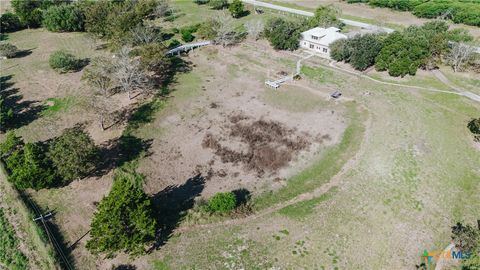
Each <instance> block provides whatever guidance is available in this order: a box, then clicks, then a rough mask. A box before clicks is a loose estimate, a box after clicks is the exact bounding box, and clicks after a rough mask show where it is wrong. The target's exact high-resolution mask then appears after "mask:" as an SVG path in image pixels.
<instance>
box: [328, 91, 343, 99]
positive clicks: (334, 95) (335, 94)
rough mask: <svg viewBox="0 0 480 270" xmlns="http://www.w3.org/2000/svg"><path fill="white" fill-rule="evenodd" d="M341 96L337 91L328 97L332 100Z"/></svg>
mask: <svg viewBox="0 0 480 270" xmlns="http://www.w3.org/2000/svg"><path fill="white" fill-rule="evenodd" d="M341 95H342V93H340V92H339V91H335V92H333V93H332V94H331V95H330V96H331V97H332V98H339V97H340V96H341Z"/></svg>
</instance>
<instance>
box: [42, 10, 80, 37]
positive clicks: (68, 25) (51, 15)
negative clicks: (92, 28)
mask: <svg viewBox="0 0 480 270" xmlns="http://www.w3.org/2000/svg"><path fill="white" fill-rule="evenodd" d="M43 26H44V27H45V28H47V29H48V30H49V31H52V32H74V31H83V29H84V15H83V12H82V9H81V8H80V6H79V5H76V4H75V5H74V4H71V5H59V6H51V7H49V8H48V9H47V10H46V11H45V12H44V14H43Z"/></svg>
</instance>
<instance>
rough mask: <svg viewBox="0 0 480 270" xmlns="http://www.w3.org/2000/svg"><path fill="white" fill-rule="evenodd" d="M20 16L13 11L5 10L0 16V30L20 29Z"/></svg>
mask: <svg viewBox="0 0 480 270" xmlns="http://www.w3.org/2000/svg"><path fill="white" fill-rule="evenodd" d="M22 28H23V27H22V23H21V22H20V18H18V16H17V15H16V14H14V13H11V12H6V13H4V14H2V15H1V16H0V29H1V32H2V33H3V32H7V33H8V32H14V31H18V30H20V29H22Z"/></svg>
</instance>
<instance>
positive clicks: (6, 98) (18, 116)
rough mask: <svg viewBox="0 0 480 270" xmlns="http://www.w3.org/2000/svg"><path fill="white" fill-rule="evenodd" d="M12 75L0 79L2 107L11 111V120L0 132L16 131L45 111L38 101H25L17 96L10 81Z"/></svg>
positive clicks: (16, 91) (15, 89) (17, 93)
mask: <svg viewBox="0 0 480 270" xmlns="http://www.w3.org/2000/svg"><path fill="white" fill-rule="evenodd" d="M12 77H13V76H12V75H6V76H1V77H0V97H2V98H3V106H5V107H6V108H8V109H11V110H12V111H13V118H12V119H11V120H9V121H8V122H7V123H6V124H5V125H4V126H2V127H0V131H2V132H3V131H6V130H9V129H16V128H20V127H22V126H25V125H28V124H30V123H31V122H33V121H34V120H36V119H38V118H39V117H40V113H41V112H42V111H43V110H44V109H45V106H44V105H43V104H40V102H39V101H26V100H23V96H22V95H21V94H19V91H18V90H19V89H18V88H14V87H13V85H14V84H13V83H12V82H11V81H10V80H11V79H12Z"/></svg>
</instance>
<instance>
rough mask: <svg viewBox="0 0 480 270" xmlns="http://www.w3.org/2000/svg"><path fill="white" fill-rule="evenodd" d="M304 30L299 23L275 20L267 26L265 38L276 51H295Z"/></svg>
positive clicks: (270, 21)
mask: <svg viewBox="0 0 480 270" xmlns="http://www.w3.org/2000/svg"><path fill="white" fill-rule="evenodd" d="M302 29H303V28H302V26H301V25H300V23H299V22H293V21H287V20H285V19H282V18H273V19H270V20H269V21H268V22H267V24H266V25H265V37H266V38H267V39H268V41H270V44H271V45H272V46H273V47H274V48H275V49H277V50H291V51H293V50H296V49H297V48H298V46H299V39H300V34H301V32H302Z"/></svg>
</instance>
